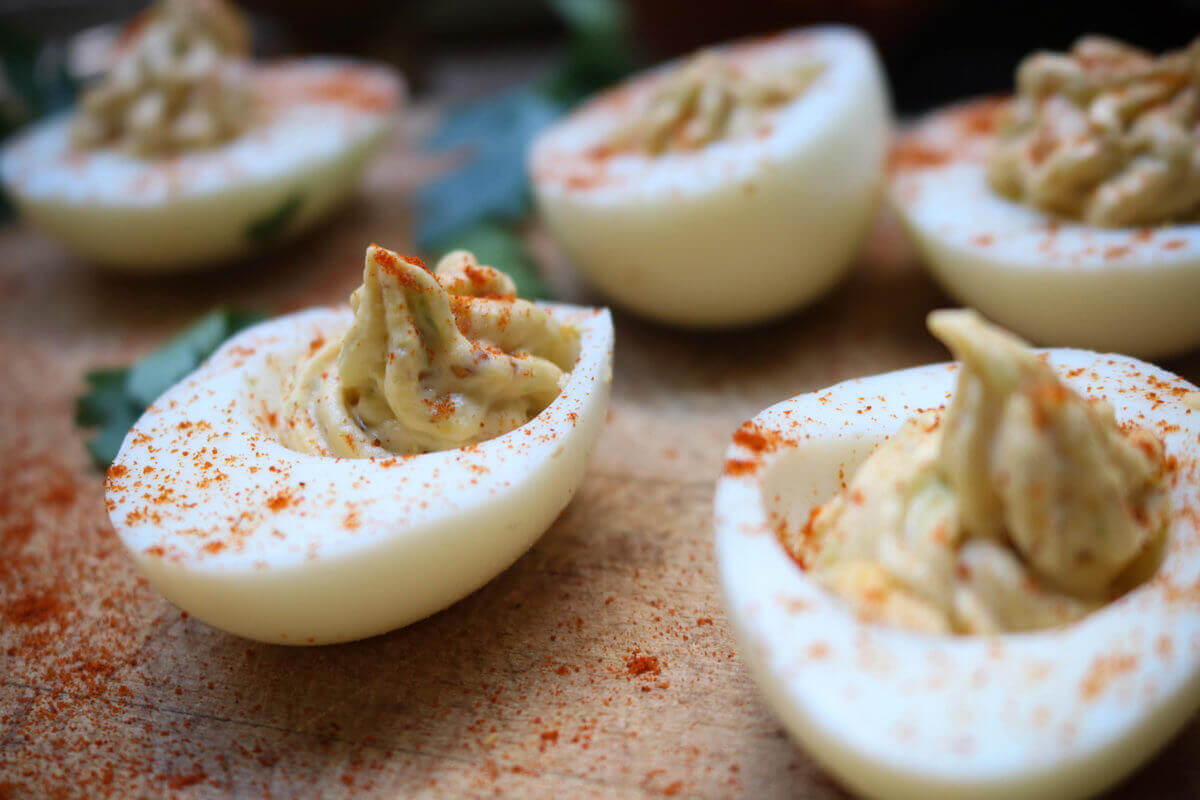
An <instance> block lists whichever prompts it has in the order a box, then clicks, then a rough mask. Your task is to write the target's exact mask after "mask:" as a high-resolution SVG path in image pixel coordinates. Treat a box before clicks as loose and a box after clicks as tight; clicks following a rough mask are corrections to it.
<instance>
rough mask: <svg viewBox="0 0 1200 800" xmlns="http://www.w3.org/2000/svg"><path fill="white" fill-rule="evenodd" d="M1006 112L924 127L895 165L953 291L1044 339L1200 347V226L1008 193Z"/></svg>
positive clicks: (920, 238) (910, 210)
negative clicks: (1139, 220) (993, 159)
mask: <svg viewBox="0 0 1200 800" xmlns="http://www.w3.org/2000/svg"><path fill="white" fill-rule="evenodd" d="M1003 113H1004V104H1003V103H1002V102H1001V101H997V100H993V99H987V100H978V101H972V102H969V103H964V104H961V105H958V106H954V107H951V108H948V109H945V110H943V111H939V112H936V113H934V114H933V115H931V116H930V117H928V118H927V119H925V120H923V121H922V122H920V123H919V124H918V125H916V126H915V127H914V128H913V129H912V130H911V131H909V132H908V133H907V134H906V136H905V137H904V139H902V140H901V142H899V144H898V145H897V146H896V148H895V150H894V151H893V154H892V158H891V171H892V178H891V190H890V194H891V200H892V205H893V207H894V208H895V209H896V211H897V213H898V215H899V217H900V219H901V221H902V222H903V223H904V225H905V227H906V228H907V230H908V231H909V233H910V234H911V237H912V240H913V242H914V243H915V244H916V246H917V248H918V249H919V251H920V253H921V256H922V258H923V259H924V261H925V263H926V264H927V265H928V267H929V270H930V272H931V273H932V274H933V276H934V278H935V279H937V281H938V283H940V284H941V285H942V286H943V287H944V288H945V289H946V291H948V292H949V293H950V294H951V295H953V296H954V297H956V298H958V299H959V300H961V301H962V302H963V303H965V304H967V305H970V306H972V307H974V308H977V309H979V310H980V311H981V312H983V313H984V314H985V315H987V316H988V317H990V318H992V319H994V320H996V321H997V322H1000V323H1001V324H1003V325H1005V326H1006V327H1009V328H1011V329H1012V330H1014V331H1016V332H1018V333H1020V334H1022V335H1023V336H1026V337H1028V338H1030V339H1032V340H1033V341H1035V342H1041V343H1051V342H1052V343H1056V344H1065V345H1071V346H1075V347H1086V348H1090V349H1094V350H1100V351H1113V352H1122V353H1132V354H1135V355H1139V356H1142V357H1161V356H1166V355H1172V354H1176V353H1179V352H1182V351H1184V350H1187V349H1188V348H1191V347H1194V346H1196V345H1197V344H1198V343H1200V315H1197V314H1196V313H1195V309H1196V298H1200V225H1197V224H1166V225H1158V226H1153V227H1136V228H1099V227H1094V226H1092V225H1088V224H1085V223H1082V222H1078V221H1073V220H1070V219H1065V218H1062V217H1059V216H1056V215H1052V214H1048V213H1046V212H1045V211H1042V210H1039V209H1037V208H1033V207H1031V206H1028V205H1024V204H1022V203H1018V202H1014V201H1012V200H1009V199H1007V198H1005V197H1002V196H1001V195H999V194H997V193H996V191H994V190H993V189H992V187H991V186H990V185H989V183H988V177H987V161H988V158H989V156H990V154H991V152H992V149H993V146H994V144H995V142H996V135H997V128H998V126H999V125H1000V124H1001V115H1002V114H1003Z"/></svg>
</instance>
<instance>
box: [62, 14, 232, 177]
mask: <svg viewBox="0 0 1200 800" xmlns="http://www.w3.org/2000/svg"><path fill="white" fill-rule="evenodd" d="M249 53H250V32H249V27H248V25H247V23H246V20H245V18H244V17H243V16H242V14H241V13H240V12H238V11H237V10H236V9H235V8H234V7H233V6H231V5H229V4H228V3H226V2H224V0H159V2H158V3H157V4H155V5H154V6H151V7H150V8H149V9H147V10H146V11H144V12H143V13H142V14H141V15H140V16H138V17H136V18H135V19H134V20H133V22H131V23H130V24H129V26H128V27H127V29H126V31H125V34H124V37H123V39H122V41H121V42H120V43H119V45H118V47H117V51H116V57H115V61H114V63H113V65H112V68H111V69H110V70H109V71H108V73H107V75H105V77H104V78H103V80H102V81H101V82H100V83H99V84H98V85H96V86H94V87H92V88H90V89H89V90H88V91H87V92H86V93H84V95H83V98H82V100H81V101H80V104H79V110H78V113H77V114H76V117H75V120H74V124H73V126H72V128H71V138H72V142H73V143H74V145H75V146H76V147H79V148H84V149H87V148H97V147H120V148H123V149H125V150H128V151H129V152H132V153H134V154H136V155H139V156H145V157H152V156H161V155H170V154H175V153H179V152H182V151H187V150H194V149H200V148H205V147H212V146H214V145H217V144H220V143H221V142H224V141H227V140H229V139H231V138H233V137H235V136H237V135H238V134H239V133H241V132H242V130H244V129H245V127H246V125H247V124H248V122H249V116H250V112H251V110H252V105H253V102H252V101H253V97H252V92H251V88H250V85H249V81H248V77H247V74H246V72H247V58H248V57H249Z"/></svg>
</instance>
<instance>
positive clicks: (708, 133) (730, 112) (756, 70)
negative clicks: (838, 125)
mask: <svg viewBox="0 0 1200 800" xmlns="http://www.w3.org/2000/svg"><path fill="white" fill-rule="evenodd" d="M822 69H823V65H822V64H820V63H819V62H815V61H812V60H809V59H801V60H796V59H794V58H791V59H787V60H786V61H782V62H781V61H772V62H764V63H762V64H757V65H756V64H749V63H747V64H743V63H739V62H735V61H734V60H732V59H731V58H730V57H729V56H727V55H725V54H722V53H720V52H717V51H703V52H701V53H698V54H696V55H695V56H692V57H691V58H690V59H689V60H688V61H686V62H685V63H684V64H682V65H681V66H679V67H677V68H675V69H674V70H673V71H672V73H671V74H670V75H669V76H668V77H666V78H665V79H664V80H663V81H662V83H661V85H660V86H659V87H658V88H657V89H656V90H655V91H654V93H653V94H652V95H651V96H650V98H649V100H648V102H647V103H646V104H645V106H644V107H643V108H640V109H638V110H637V111H636V112H635V113H634V114H633V115H632V118H631V119H630V120H629V122H628V123H626V124H625V125H623V126H621V127H620V128H618V130H617V131H616V132H615V133H614V134H613V135H612V138H611V141H610V144H611V145H612V146H613V147H615V148H617V149H623V148H628V149H634V150H642V151H645V152H649V153H653V154H659V153H663V152H666V151H668V150H691V149H696V148H700V147H703V146H704V145H707V144H710V143H712V142H715V141H718V140H721V139H727V138H733V137H737V136H742V135H745V134H746V133H748V132H752V131H754V130H756V129H757V128H758V127H759V126H760V125H761V124H762V122H763V117H764V115H765V114H766V113H767V112H769V111H771V110H772V109H775V108H778V107H779V106H782V105H784V104H786V103H789V102H791V101H792V100H794V99H795V98H797V97H799V96H800V95H801V94H803V92H804V91H805V89H807V88H808V86H809V84H811V83H812V82H813V80H815V79H816V77H817V76H818V75H820V74H821V71H822Z"/></svg>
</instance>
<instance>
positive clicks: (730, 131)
mask: <svg viewBox="0 0 1200 800" xmlns="http://www.w3.org/2000/svg"><path fill="white" fill-rule="evenodd" d="M888 114H889V111H888V99H887V90H886V88H885V84H884V79H883V74H882V71H881V69H880V65H879V61H878V58H877V57H876V55H875V51H874V49H873V48H872V46H871V44H870V42H869V41H868V40H867V39H866V38H865V37H864V36H863V35H862V34H860V33H858V32H857V31H855V30H853V29H849V28H836V27H830V28H812V29H808V30H797V31H790V32H787V33H784V34H780V35H778V36H774V37H770V38H765V39H756V40H748V41H743V42H735V43H732V44H728V45H724V46H722V47H718V48H714V49H711V50H706V51H703V52H701V53H699V54H697V55H695V56H693V57H691V58H690V59H688V60H686V61H683V62H679V63H671V64H667V65H666V66H664V67H661V68H659V69H656V70H654V71H652V72H650V73H648V74H646V75H643V76H639V77H637V78H634V79H633V80H631V81H629V82H627V83H625V84H623V85H621V86H618V87H617V88H615V89H612V90H610V91H607V92H605V93H603V94H601V95H600V96H599V97H597V98H595V99H593V100H591V101H590V102H588V103H587V104H586V105H585V106H584V107H583V108H582V109H581V110H579V111H578V112H576V113H574V114H572V115H571V116H570V117H568V118H567V119H566V120H565V121H563V122H562V123H559V124H558V125H556V126H554V127H553V128H551V129H550V130H548V131H547V132H545V133H544V134H542V135H541V136H540V137H539V138H538V140H537V141H536V142H535V143H534V146H533V149H532V152H531V156H530V172H531V175H532V181H533V186H534V192H535V195H536V198H537V204H538V209H539V211H540V213H541V215H542V218H543V219H544V221H545V223H546V224H547V226H548V227H549V229H550V231H551V233H552V234H553V235H554V236H555V237H556V238H557V240H558V241H559V242H560V243H561V245H562V246H563V247H564V249H565V250H566V252H567V254H568V255H569V256H570V258H571V259H572V260H573V262H574V263H575V265H576V266H577V267H578V268H579V270H580V271H581V272H582V273H583V275H584V276H585V277H586V278H587V280H588V281H590V282H591V283H592V284H593V285H594V286H596V287H597V288H598V289H600V290H601V291H602V292H603V293H604V294H605V295H607V296H608V297H611V298H612V299H613V300H614V301H615V302H617V303H618V304H620V305H622V306H624V307H626V308H628V309H630V310H632V311H636V312H637V313H639V314H643V315H645V316H647V317H651V318H653V319H657V320H662V321H664V322H669V323H674V324H679V325H689V326H730V325H739V324H744V323H751V322H756V321H760V320H764V319H767V318H769V317H773V316H778V315H780V314H783V313H785V312H787V311H790V310H793V309H795V308H797V307H799V306H801V305H803V304H805V303H808V302H810V301H811V300H813V299H814V298H815V297H816V296H818V295H819V294H821V293H822V292H823V291H825V290H826V289H828V288H829V287H830V286H831V285H833V283H835V282H836V281H837V279H838V278H839V277H841V276H842V275H843V274H844V273H845V271H846V269H847V268H848V266H849V265H850V263H851V260H852V259H853V257H854V255H855V253H856V251H857V250H858V248H859V246H860V245H861V244H862V241H863V239H864V237H865V235H866V233H867V229H868V227H869V225H870V224H871V220H872V217H873V214H874V211H875V208H876V203H877V200H878V197H879V194H880V186H881V182H882V170H883V160H884V152H885V148H886V140H887V136H888Z"/></svg>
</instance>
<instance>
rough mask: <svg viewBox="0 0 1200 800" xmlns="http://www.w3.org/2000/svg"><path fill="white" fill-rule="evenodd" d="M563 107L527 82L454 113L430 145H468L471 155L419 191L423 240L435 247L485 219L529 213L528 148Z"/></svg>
mask: <svg viewBox="0 0 1200 800" xmlns="http://www.w3.org/2000/svg"><path fill="white" fill-rule="evenodd" d="M561 113H562V108H561V106H559V105H558V103H556V102H554V101H553V100H551V99H549V98H548V97H546V96H545V95H543V94H541V93H539V92H537V91H534V90H533V89H532V88H530V87H522V88H520V89H515V90H511V91H508V92H505V93H503V94H500V95H497V96H495V97H491V98H488V99H487V100H484V101H482V102H479V103H475V104H472V105H469V106H465V107H463V108H460V109H458V110H457V111H454V112H452V113H451V114H450V115H448V116H447V117H446V119H445V121H444V122H443V123H442V125H441V127H440V128H438V130H437V131H435V132H434V135H433V136H432V137H431V138H430V140H429V146H430V147H431V148H432V149H434V150H451V149H458V148H463V149H466V150H467V151H468V157H467V160H466V161H465V163H463V164H462V165H461V166H460V167H458V168H457V169H453V170H451V171H449V172H447V173H445V174H443V175H442V176H440V177H438V178H436V179H434V180H433V181H431V182H430V183H428V184H426V185H425V186H424V187H423V188H422V189H421V190H420V191H419V192H418V193H417V198H416V202H417V211H418V221H419V226H418V230H417V243H418V244H419V245H420V246H421V247H422V248H424V249H426V250H430V249H433V245H434V243H436V242H437V241H438V240H440V239H444V238H446V237H447V236H450V235H451V234H452V233H453V232H454V231H456V230H460V229H462V228H467V227H470V226H472V225H475V224H477V223H479V222H481V221H483V220H485V219H493V220H505V221H513V220H517V219H520V218H521V217H523V216H524V215H525V214H526V213H527V212H528V210H529V183H528V178H527V177H526V175H525V152H526V150H527V149H528V148H529V143H530V142H531V141H532V140H533V137H534V136H536V135H537V134H538V132H539V131H541V130H542V129H543V128H545V127H546V126H547V125H549V124H550V123H551V122H553V121H554V120H555V119H557V118H558V116H559V115H560V114H561Z"/></svg>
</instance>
